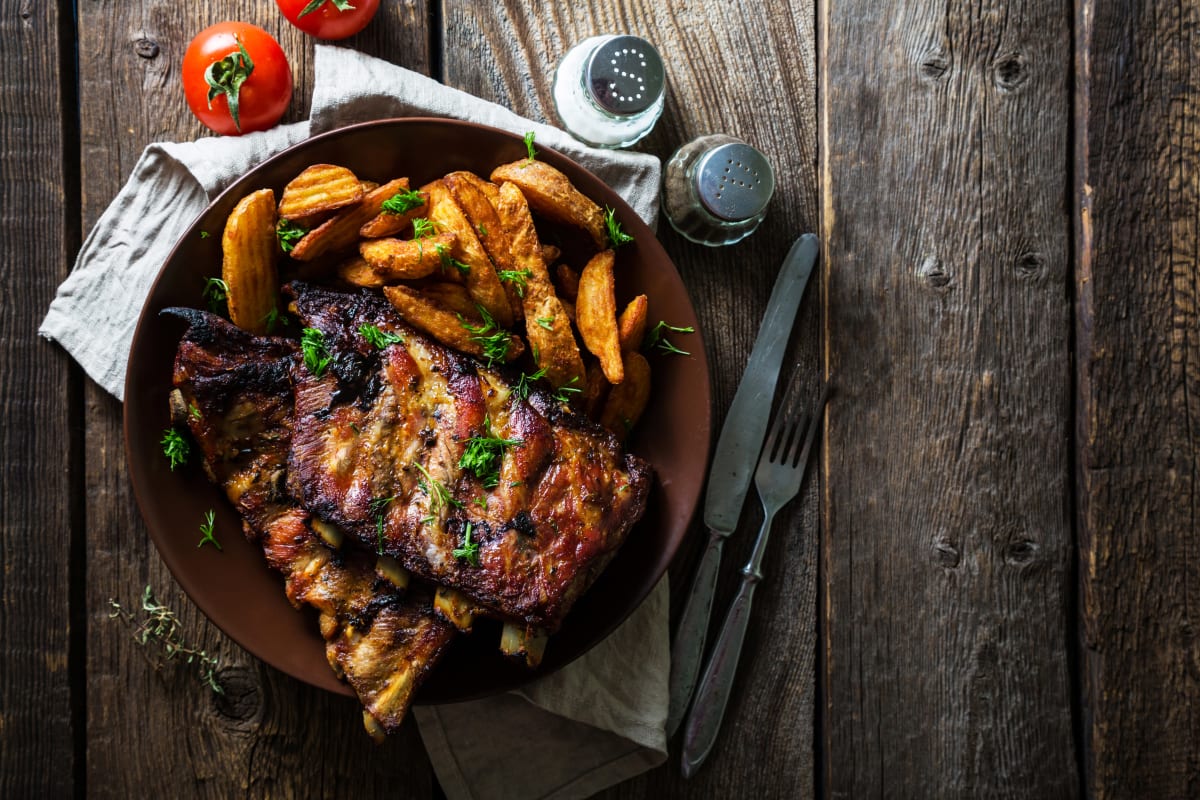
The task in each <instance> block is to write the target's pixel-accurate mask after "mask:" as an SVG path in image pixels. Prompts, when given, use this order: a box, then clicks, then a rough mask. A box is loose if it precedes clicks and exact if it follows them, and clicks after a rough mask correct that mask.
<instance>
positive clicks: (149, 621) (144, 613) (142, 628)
mask: <svg viewBox="0 0 1200 800" xmlns="http://www.w3.org/2000/svg"><path fill="white" fill-rule="evenodd" d="M108 603H109V605H110V606H111V607H112V611H111V612H110V613H109V615H108V616H109V619H120V620H121V621H122V622H124V623H125V624H127V625H129V626H131V627H132V628H133V640H134V641H135V642H137V643H138V644H139V645H142V646H143V647H147V648H150V647H153V648H155V649H156V650H157V651H158V655H157V656H156V657H152V656H151V655H150V654H147V656H146V658H147V659H148V660H149V661H150V663H151V664H153V665H154V668H155V669H156V670H157V669H160V668H161V667H162V665H163V664H165V663H166V662H168V661H174V660H175V659H183V661H184V663H185V664H191V665H194V666H195V668H196V677H197V678H199V680H200V682H201V683H202V684H204V685H205V686H207V687H208V688H209V689H211V690H212V691H213V692H215V693H216V694H225V688H224V687H223V686H221V682H220V680H218V678H217V669H218V668H219V667H220V661H219V659H217V658H216V657H215V656H210V655H209V654H208V651H207V650H203V649H200V648H198V647H196V646H194V645H192V644H189V643H188V642H187V641H186V640H185V639H184V638H183V625H182V624H181V623H180V621H179V618H178V617H177V616H175V612H173V611H171V609H169V608H167V607H166V606H164V605H163V604H161V603H159V602H158V601H157V600H156V599H155V597H154V592H153V590H151V588H150V587H149V586H148V585H147V586H146V588H145V590H144V591H143V592H142V599H141V607H140V608H139V609H138V611H140V612H141V616H140V618H139V617H138V616H135V614H134V613H133V612H130V611H128V610H127V609H126V608H125V607H124V606H122V605H121V604H120V603H118V602H117V601H116V600H113V599H111V598H110V599H109V601H108Z"/></svg>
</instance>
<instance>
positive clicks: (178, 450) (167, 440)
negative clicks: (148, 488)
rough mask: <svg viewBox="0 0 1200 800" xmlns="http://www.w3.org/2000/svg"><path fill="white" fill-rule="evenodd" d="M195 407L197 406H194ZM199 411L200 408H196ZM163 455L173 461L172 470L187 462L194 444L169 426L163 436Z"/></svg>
mask: <svg viewBox="0 0 1200 800" xmlns="http://www.w3.org/2000/svg"><path fill="white" fill-rule="evenodd" d="M192 408H195V406H192ZM196 411H197V413H199V409H196ZM161 444H162V449H163V455H164V456H166V457H167V458H168V459H170V461H171V471H172V472H174V471H175V468H176V467H178V466H180V465H181V464H186V463H187V460H188V457H189V456H190V455H191V454H192V446H191V445H190V444H188V440H187V439H185V438H183V435H182V434H181V433H180V432H179V431H177V430H175V429H174V428H167V429H166V430H165V431H163V437H162V442H161Z"/></svg>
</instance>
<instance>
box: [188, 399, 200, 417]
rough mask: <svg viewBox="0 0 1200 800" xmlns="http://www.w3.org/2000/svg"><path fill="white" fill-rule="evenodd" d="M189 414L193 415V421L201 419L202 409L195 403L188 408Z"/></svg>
mask: <svg viewBox="0 0 1200 800" xmlns="http://www.w3.org/2000/svg"><path fill="white" fill-rule="evenodd" d="M188 413H189V414H191V415H192V419H200V407H199V406H197V405H196V404H195V403H192V404H191V405H189V406H188Z"/></svg>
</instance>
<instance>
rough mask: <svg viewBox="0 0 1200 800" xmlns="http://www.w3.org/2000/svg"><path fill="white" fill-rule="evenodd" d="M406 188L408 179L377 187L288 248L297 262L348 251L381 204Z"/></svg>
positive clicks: (398, 179) (356, 241)
mask: <svg viewBox="0 0 1200 800" xmlns="http://www.w3.org/2000/svg"><path fill="white" fill-rule="evenodd" d="M407 188H408V178H397V179H396V180H394V181H389V182H387V183H385V184H383V185H382V186H379V187H377V188H376V189H374V190H373V191H371V192H368V193H367V194H366V195H364V196H363V198H362V200H360V201H358V202H357V203H356V204H354V205H352V206H348V207H346V208H344V209H342V210H341V211H339V212H338V213H337V214H336V215H335V216H334V217H332V218H331V219H328V220H326V221H325V222H323V223H321V225H320V226H319V227H316V228H314V229H312V230H311V231H309V232H308V233H307V234H305V235H304V238H302V239H301V240H300V241H298V242H296V246H295V247H294V248H292V253H291V256H292V258H294V259H296V260H297V261H312V260H313V259H315V258H318V257H320V256H323V255H325V254H326V253H335V252H338V251H340V250H348V249H350V248H351V247H353V246H354V245H356V244H357V243H358V231H359V229H360V228H361V227H362V226H363V225H364V224H365V223H366V221H367V220H369V219H371V218H372V217H374V216H375V215H376V214H378V213H379V210H380V209H381V208H382V207H383V201H385V200H387V199H388V198H389V197H391V196H392V195H394V194H395V193H396V192H400V191H403V190H405V189H407Z"/></svg>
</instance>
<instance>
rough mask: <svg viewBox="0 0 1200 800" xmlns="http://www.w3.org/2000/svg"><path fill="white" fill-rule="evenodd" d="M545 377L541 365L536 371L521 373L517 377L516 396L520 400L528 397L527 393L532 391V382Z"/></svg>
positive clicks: (544, 369) (544, 370)
mask: <svg viewBox="0 0 1200 800" xmlns="http://www.w3.org/2000/svg"><path fill="white" fill-rule="evenodd" d="M544 377H546V368H545V367H542V368H541V369H539V370H538V371H537V372H532V373H525V372H522V373H521V377H519V378H517V396H518V397H520V398H521V399H522V400H528V399H529V393H530V392H531V391H533V386H532V383H533V382H534V381H536V380H541V379H542V378H544Z"/></svg>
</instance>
